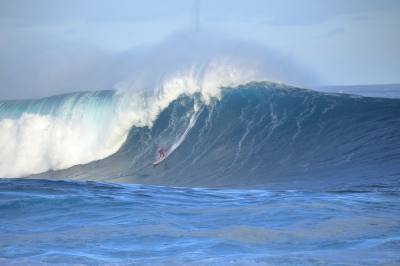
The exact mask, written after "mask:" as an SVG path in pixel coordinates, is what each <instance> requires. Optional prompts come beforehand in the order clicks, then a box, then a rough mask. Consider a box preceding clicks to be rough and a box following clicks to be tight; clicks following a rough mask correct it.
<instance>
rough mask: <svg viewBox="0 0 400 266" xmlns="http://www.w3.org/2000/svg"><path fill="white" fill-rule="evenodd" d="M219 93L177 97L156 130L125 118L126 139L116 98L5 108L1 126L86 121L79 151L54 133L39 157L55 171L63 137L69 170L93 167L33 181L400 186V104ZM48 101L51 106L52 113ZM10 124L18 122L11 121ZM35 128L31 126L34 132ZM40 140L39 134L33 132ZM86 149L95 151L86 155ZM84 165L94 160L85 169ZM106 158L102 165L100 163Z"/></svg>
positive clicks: (267, 92)
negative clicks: (162, 152)
mask: <svg viewBox="0 0 400 266" xmlns="http://www.w3.org/2000/svg"><path fill="white" fill-rule="evenodd" d="M219 93H220V95H219V98H217V97H211V98H207V99H205V98H204V95H203V94H202V93H201V91H198V92H196V91H194V92H193V93H191V94H176V98H175V99H173V100H171V101H170V102H169V104H166V106H165V108H162V109H161V110H160V112H159V113H157V112H156V111H155V113H154V120H153V121H152V122H151V123H147V122H146V123H145V122H144V121H143V120H136V121H135V123H133V124H132V121H134V120H133V119H132V118H131V117H130V116H126V117H130V118H129V119H130V120H129V123H131V124H130V125H131V127H129V130H128V131H126V134H125V133H120V132H121V131H120V132H119V133H118V134H116V133H115V132H114V133H110V131H111V130H110V129H111V128H113V130H114V131H115V128H116V126H115V124H118V125H119V128H123V126H121V124H124V125H126V123H121V122H120V121H118V122H116V121H114V120H115V117H116V116H115V113H118V112H117V111H116V110H118V108H116V106H115V100H116V99H117V98H118V97H120V94H118V93H114V92H111V91H108V92H107V91H106V92H98V93H94V94H92V93H90V94H87V93H81V94H72V95H66V96H59V97H55V98H48V99H45V100H38V101H35V102H18V103H10V102H7V103H3V105H2V107H1V113H2V116H3V117H4V116H6V115H7V116H8V117H9V118H8V119H7V120H4V119H3V120H2V127H3V128H4V127H6V126H7V123H8V124H12V125H13V124H18V125H19V127H20V128H19V130H22V131H23V130H27V129H22V126H26V125H25V124H24V120H25V119H26V120H29V119H33V118H34V117H35V115H26V114H23V113H24V112H22V110H21V109H20V108H21V105H23V106H25V109H24V110H25V111H26V110H30V111H31V112H36V113H41V114H42V115H44V117H47V114H48V113H51V114H52V115H51V116H50V117H52V118H51V119H53V122H55V123H58V122H57V119H58V117H59V116H57V115H55V114H58V112H57V111H59V110H63V112H61V113H62V114H63V115H64V116H65V115H67V114H68V116H69V117H68V119H67V120H64V121H75V119H74V118H77V119H78V118H79V115H81V116H82V117H85V119H87V121H86V122H85V123H84V124H83V125H84V126H82V125H81V126H80V127H79V128H78V129H75V128H71V129H70V130H71V132H72V133H74V134H79V138H77V139H76V142H75V143H73V142H71V141H70V139H68V138H71V139H73V138H72V137H69V135H68V134H67V135H63V134H64V133H63V132H60V133H59V134H60V135H57V134H56V133H54V132H51V134H49V135H44V138H45V139H46V141H48V142H49V143H46V145H47V146H46V145H44V146H40V147H39V146H37V148H42V147H45V148H46V149H47V150H45V151H41V153H40V155H41V156H42V157H43V158H46V159H48V160H50V161H51V162H53V161H52V160H54V158H53V157H52V153H51V152H55V151H54V150H51V147H52V146H51V145H53V143H54V141H55V140H54V139H52V138H54V136H57V137H60V139H57V141H63V140H64V141H65V148H66V150H65V154H63V152H64V150H62V151H59V152H61V154H62V155H63V156H66V158H68V159H69V160H70V161H69V162H70V164H72V162H75V163H74V164H84V163H87V160H88V158H89V159H94V161H93V162H92V163H88V164H85V165H76V166H74V167H71V168H69V169H66V170H62V171H55V172H54V171H51V172H47V173H44V174H40V175H37V176H34V177H41V178H43V177H45V178H77V179H95V180H103V181H120V182H135V183H145V184H164V185H184V186H211V187H216V186H233V187H235V186H253V185H257V186H259V185H271V184H280V183H285V182H286V183H287V182H290V183H292V184H296V182H297V183H299V182H300V183H301V182H303V181H305V180H310V181H312V182H307V183H308V184H310V183H312V184H318V183H321V184H322V183H323V184H324V185H327V184H330V183H332V182H333V183H335V184H337V183H338V182H339V183H347V184H348V183H352V184H366V182H374V183H382V182H386V181H390V182H391V181H393V180H394V181H396V180H398V177H399V167H398V166H399V165H400V136H399V134H398V132H399V130H400V100H398V99H385V98H370V97H361V96H352V95H343V94H329V93H321V92H316V91H311V90H305V89H298V88H294V87H289V86H285V85H282V84H277V83H269V82H251V83H246V84H244V85H240V86H236V87H232V88H222V89H221V90H219ZM172 98H173V97H172ZM72 99H75V104H76V106H75V107H74V108H72V107H71V109H70V111H69V112H65V110H68V108H65V105H66V103H67V102H69V104H70V105H69V106H72V104H71V102H74V101H73V100H72ZM79 99H80V100H79ZM84 99H86V100H84ZM43 101H47V102H51V103H52V104H48V105H46V104H43ZM79 103H82V105H79ZM41 104H43V105H41ZM63 106H64V107H63ZM17 107H19V108H17ZM158 108H160V107H158ZM22 109H23V108H22ZM94 110H95V111H94ZM88 114H91V115H90V116H87V115H88ZM110 114H112V115H110ZM12 116H15V117H19V118H18V119H16V120H12V119H11V118H10V117H12ZM142 118H143V117H142ZM11 121H12V122H11ZM140 121H141V122H140ZM148 121H151V120H148ZM125 122H126V121H125ZM139 122H140V123H139ZM31 123H32V124H29V123H27V124H28V125H32V126H35V123H33V122H31ZM71 123H72V122H71ZM113 123H114V124H113ZM129 123H128V124H129ZM72 125H73V123H72ZM110 125H112V126H110ZM14 126H15V125H14ZM90 126H92V127H90ZM57 127H59V128H57ZM50 128H51V129H47V128H46V130H57V131H58V130H63V129H64V125H63V126H59V125H58V124H56V125H52V126H51V127H50ZM54 128H57V129H54ZM125 128H126V126H125ZM13 130H15V129H13ZM29 130H32V129H31V128H29ZM34 130H37V129H36V128H35V127H34ZM74 130H77V131H76V132H74ZM79 130H82V131H79ZM1 132H2V135H3V136H2V141H9V142H12V141H14V142H18V141H21V140H22V141H26V142H29V140H34V141H37V139H33V138H32V137H29V134H28V133H29V132H26V133H25V134H26V136H25V135H24V134H21V133H18V134H16V135H14V136H10V137H9V138H8V139H5V138H4V132H6V131H5V130H4V129H2V131H1ZM40 132H42V131H39V133H40ZM30 133H32V132H30ZM39 133H35V134H39ZM72 133H71V134H72ZM63 136H66V137H64V138H67V139H63ZM110 136H111V137H110ZM12 137H14V138H19V139H12ZM24 137H26V139H24ZM33 137H35V138H36V137H37V136H35V135H33ZM41 141H43V140H41ZM85 142H89V143H87V144H85ZM110 143H111V144H110ZM34 144H35V145H39V144H40V145H43V143H34ZM34 144H32V145H34ZM2 145H4V142H2ZM13 145H14V144H13ZM68 145H77V146H76V147H69V146H68ZM80 145H81V146H80ZM160 146H165V147H167V150H168V158H167V159H166V160H165V161H164V163H163V164H161V165H160V166H158V167H153V166H152V165H151V163H152V162H153V161H154V160H155V158H156V156H157V149H158V148H159V147H160ZM25 147H26V146H24V145H20V146H19V148H25ZM110 147H111V148H110ZM28 148H30V147H29V145H28ZM35 148H36V146H35ZM87 149H89V151H87V153H85V152H86V150H87ZM2 150H3V149H2ZM105 151H106V152H105ZM35 152H38V151H35ZM79 152H82V154H79ZM107 153H108V154H107ZM86 154H90V156H92V157H90V156H88V155H86ZM93 154H94V155H96V156H97V158H96V157H93V156H94V155H93ZM11 155H12V153H11ZM17 155H19V154H18V153H17ZM33 155H34V154H33ZM33 155H32V154H31V156H33ZM84 155H85V156H87V157H86V158H84V160H82V161H79V160H78V159H80V158H83V156H84ZM2 156H5V154H2ZM10 157H11V156H10ZM69 157H71V158H69ZM100 157H103V158H104V159H102V160H97V159H99V158H100ZM2 158H6V157H2ZM38 158H40V157H38ZM55 158H57V157H55ZM77 158H78V159H77ZM12 159H13V158H12V157H11V158H10V160H9V161H8V164H10V165H11V167H10V166H8V165H6V164H5V163H3V164H2V166H1V167H2V168H1V171H2V175H3V176H5V175H7V174H5V173H7V171H6V170H7V169H11V170H8V171H12V168H13V167H12V166H18V167H20V166H19V165H12V162H13V161H12ZM24 159H26V160H29V159H35V158H34V157H32V158H24ZM74 160H75V161H74ZM55 162H57V161H55ZM69 166H70V165H69ZM5 169H6V170H5ZM16 169H17V168H16ZM25 169H27V168H25ZM44 170H47V169H44ZM22 173H24V174H25V173H26V172H22ZM328 181H329V182H328Z"/></svg>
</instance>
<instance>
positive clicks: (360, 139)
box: [0, 44, 400, 265]
mask: <svg viewBox="0 0 400 266" xmlns="http://www.w3.org/2000/svg"><path fill="white" fill-rule="evenodd" d="M169 46H170V44H167V45H165V46H163V47H162V48H160V49H159V51H158V53H156V55H155V58H157V56H158V54H159V53H164V51H165V49H167V48H168V47H169ZM167 50H168V49H167ZM253 50H255V51H254V53H255V54H259V51H258V50H257V49H253ZM237 51H238V49H237V47H236V46H235V47H234V46H232V47H230V48H229V49H216V51H214V52H213V53H211V54H199V55H190V56H189V59H187V58H186V57H187V55H188V54H191V53H192V50H189V49H188V50H187V51H186V52H187V53H185V52H182V54H181V56H180V57H178V58H175V57H176V56H175V55H170V57H168V56H166V57H165V59H164V60H161V61H160V60H158V61H151V60H150V62H147V61H146V64H142V62H139V63H138V65H137V66H136V67H134V68H133V69H134V71H133V73H134V75H132V76H131V77H129V78H126V79H124V80H122V81H121V82H119V83H118V84H117V85H116V87H115V89H113V90H104V91H85V92H73V93H67V94H63V95H56V96H51V97H47V98H40V99H29V100H7V101H0V177H1V178H0V264H4V265H21V264H23V265H25V264H33V265H36V264H39V265H42V264H44V265H48V264H76V265H103V264H104V265H166V264H174V265H177V264H178V265H397V264H399V263H400V256H399V253H398V250H399V247H400V219H399V217H400V216H399V214H400V204H399V203H400V201H399V198H400V168H399V165H400V135H399V133H398V132H400V99H399V98H398V97H397V98H396V97H391V98H385V97H382V96H379V93H374V94H373V96H374V97H367V96H370V95H371V94H370V93H369V94H368V95H367V96H365V95H362V93H358V95H355V94H346V93H336V92H326V91H316V90H311V89H309V88H307V86H297V85H287V84H286V83H284V82H280V81H279V80H285V81H287V82H288V83H290V84H294V83H293V82H290V81H291V79H290V77H289V78H288V77H287V76H284V75H279V73H280V72H279V71H278V72H274V71H273V69H272V68H271V67H270V66H269V65H263V63H262V62H264V61H265V60H264V59H265V58H260V60H256V59H255V58H256V57H254V56H253V55H248V56H243V55H240V56H236V54H237ZM165 54H167V53H165ZM146 58H147V57H146ZM172 58H174V60H172ZM272 59H273V58H272ZM177 60H178V61H179V62H181V63H180V64H176V61H177ZM139 61H140V60H139ZM272 61H275V63H274V64H275V65H276V62H278V61H279V60H274V59H273V60H272ZM279 62H280V61H279ZM272 73H273V74H272ZM273 77H274V78H273ZM370 90H371V87H369V91H370ZM160 147H165V148H166V150H167V158H166V159H165V160H164V161H163V162H162V163H161V164H160V165H159V166H157V167H154V166H153V165H152V162H154V161H155V160H156V159H157V151H158V150H159V148H160Z"/></svg>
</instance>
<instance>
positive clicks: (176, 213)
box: [0, 179, 400, 265]
mask: <svg viewBox="0 0 400 266" xmlns="http://www.w3.org/2000/svg"><path fill="white" fill-rule="evenodd" d="M399 197H400V191H398V190H393V189H392V188H385V187H379V188H376V187H375V188H374V187H359V188H358V189H357V190H354V191H331V192H310V191H309V192H307V191H268V190H230V189H224V190H216V189H194V188H174V187H160V186H142V185H120V184H107V183H98V182H75V181H48V180H29V179H17V180H13V179H3V180H0V199H1V201H0V213H1V216H0V239H1V240H0V257H1V260H0V263H1V264H18V265H25V264H26V263H28V262H29V263H33V264H37V263H49V264H53V263H65V264H111V265H114V264H115V265H142V264H145V265H177V264H179V265H180V264H184V265H327V264H329V265H398V264H399V263H400V253H399V250H400V215H399V214H400V204H399Z"/></svg>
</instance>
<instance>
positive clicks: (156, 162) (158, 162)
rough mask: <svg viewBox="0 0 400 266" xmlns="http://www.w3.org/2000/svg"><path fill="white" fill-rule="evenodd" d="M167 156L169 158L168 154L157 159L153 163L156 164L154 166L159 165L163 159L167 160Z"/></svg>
mask: <svg viewBox="0 0 400 266" xmlns="http://www.w3.org/2000/svg"><path fill="white" fill-rule="evenodd" d="M165 158H167V156H164V157H163V158H160V159H158V160H157V161H155V162H154V163H153V165H154V166H156V165H159V164H160V163H161V162H162V161H164V160H165Z"/></svg>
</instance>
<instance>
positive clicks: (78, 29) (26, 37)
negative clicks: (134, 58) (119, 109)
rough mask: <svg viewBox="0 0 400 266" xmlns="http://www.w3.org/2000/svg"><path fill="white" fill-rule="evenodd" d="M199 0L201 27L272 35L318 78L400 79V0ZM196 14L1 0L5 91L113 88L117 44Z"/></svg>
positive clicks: (177, 27)
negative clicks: (112, 73)
mask: <svg viewBox="0 0 400 266" xmlns="http://www.w3.org/2000/svg"><path fill="white" fill-rule="evenodd" d="M198 4H199V14H200V17H199V20H200V31H212V32H219V33H221V34H224V35H227V36H230V37H232V38H236V39H237V40H240V41H246V42H254V43H256V44H257V45H265V46H267V47H269V48H271V49H273V50H274V51H277V53H280V54H282V55H284V56H286V57H289V58H291V59H293V60H295V61H296V62H297V63H298V64H299V65H301V66H302V67H304V69H306V70H307V71H308V72H311V73H313V75H314V76H315V77H316V79H315V80H316V82H317V83H318V84H315V85H341V84H343V85H352V84H386V83H400V71H399V70H400V48H399V47H400V18H399V15H400V1H398V0H380V1H379V0H347V1H345V0H320V1H318V0H308V1H307V0H298V1H295V0H293V1H289V0H280V1H278V0H276V1H268V0H241V1H239V0H230V1H229V0H199V1H198ZM194 14H195V1H189V0H166V1H162V0H158V1H156V0H147V1H133V0H132V1H128V0H126V1H122V0H120V1H111V0H110V1H105V0H103V1H99V0H97V1H94V0H86V1H80V0H79V1H78V0H72V1H71V0H69V1H57V0H35V1H29V0H25V1H21V0H0V99H10V98H29V97H38V96H45V95H51V94H56V93H62V92H67V91H72V90H75V89H77V90H91V89H111V88H112V85H113V82H115V79H116V78H115V77H111V76H109V74H108V73H110V69H109V68H112V66H113V65H116V64H120V62H119V61H118V58H120V56H116V55H117V54H124V53H127V52H128V51H131V50H134V49H137V48H138V47H140V48H142V47H147V46H151V45H156V44H157V43H159V42H162V41H163V40H164V39H165V38H168V36H170V35H172V34H174V33H176V32H179V31H190V30H193V29H194V27H195V26H194V24H195V22H194V21H195V19H194ZM91 75H92V76H91Z"/></svg>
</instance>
